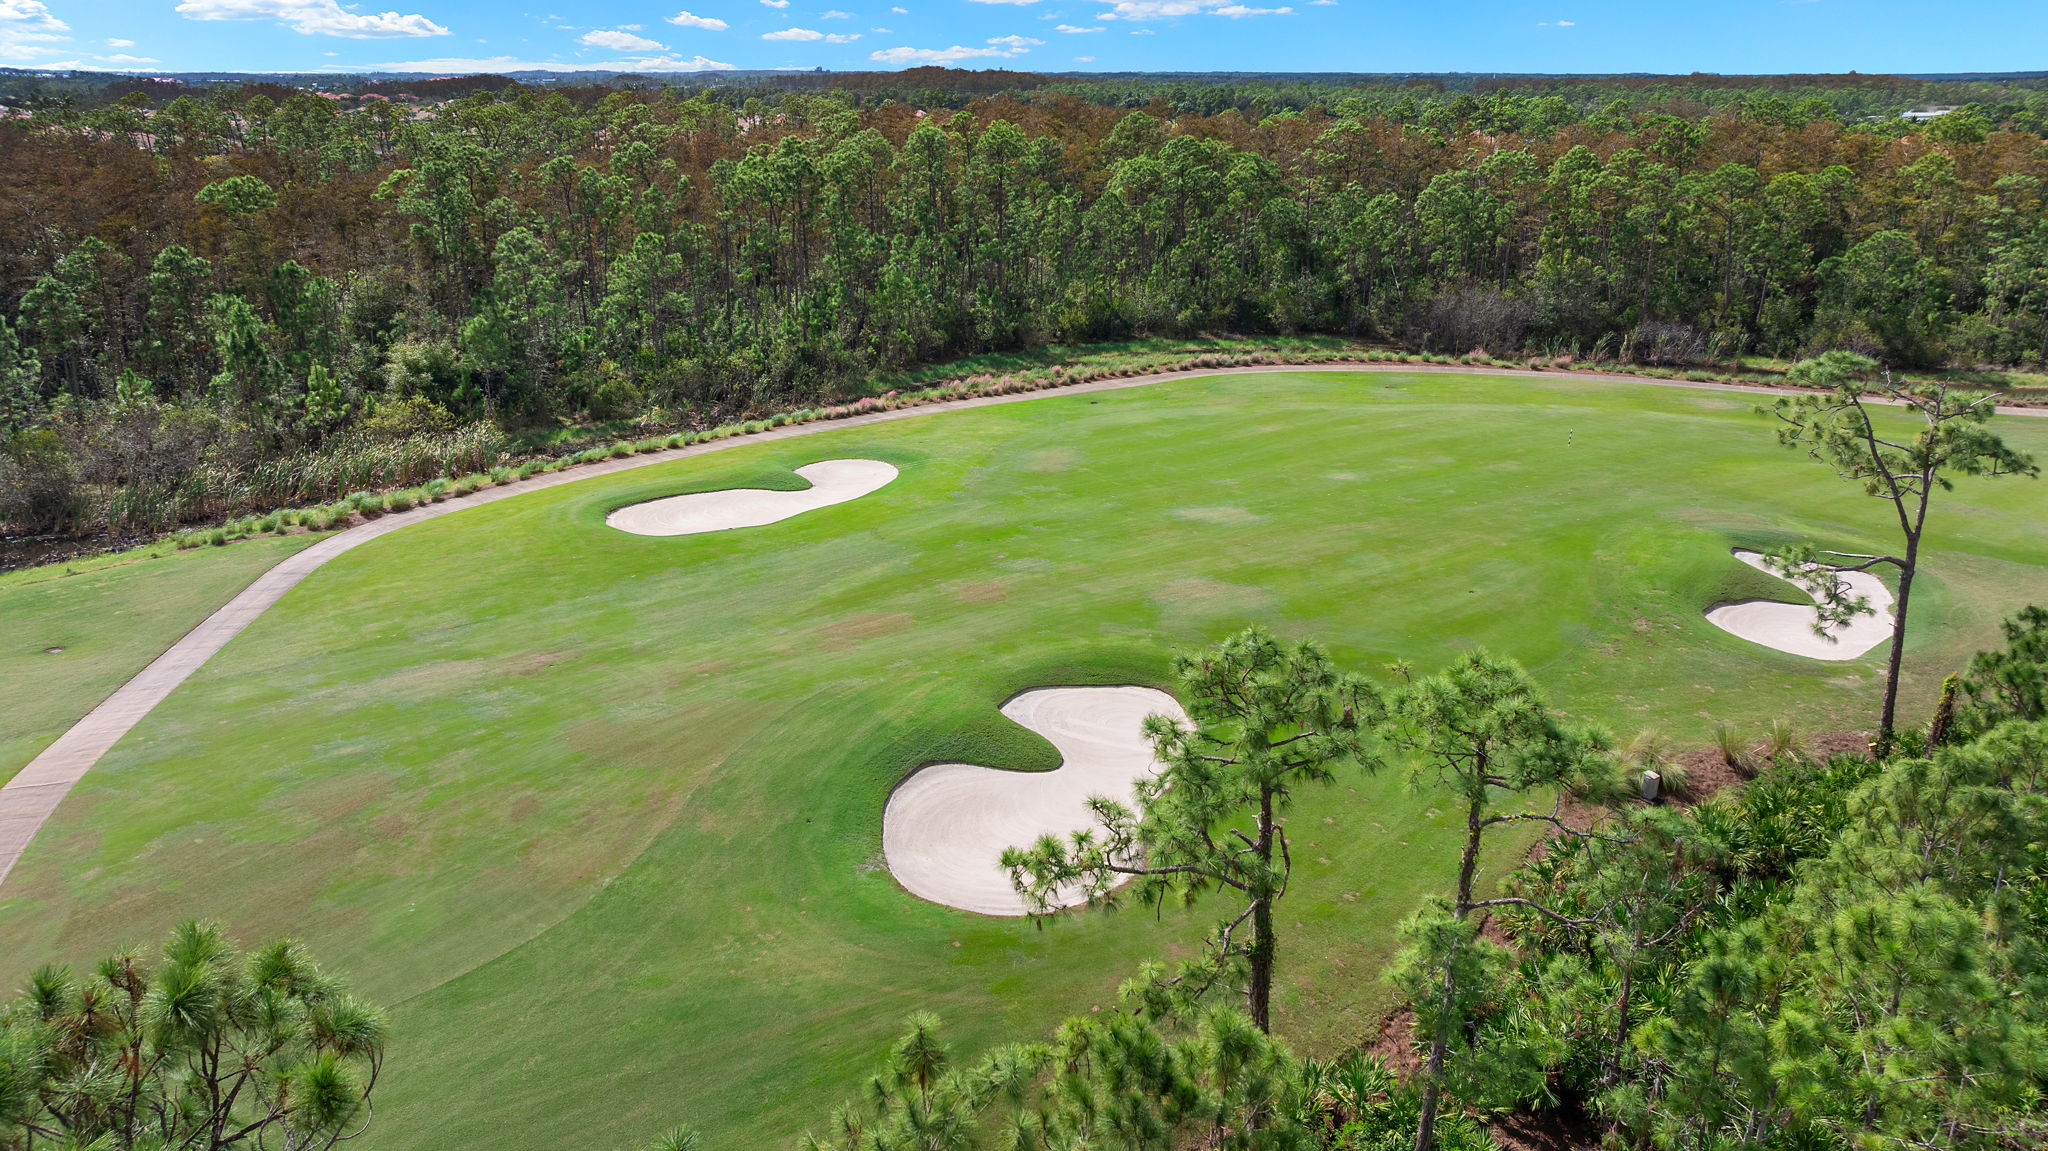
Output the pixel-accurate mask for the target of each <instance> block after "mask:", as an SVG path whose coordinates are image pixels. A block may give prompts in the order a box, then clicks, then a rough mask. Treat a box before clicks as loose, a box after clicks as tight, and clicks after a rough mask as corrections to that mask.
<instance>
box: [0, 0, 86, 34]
mask: <svg viewBox="0 0 2048 1151" xmlns="http://www.w3.org/2000/svg"><path fill="white" fill-rule="evenodd" d="M69 31H71V25H69V24H66V23H65V22H64V21H62V20H59V19H57V18H56V17H55V16H52V15H50V6H49V5H48V4H45V3H43V0H0V36H5V37H7V38H8V39H10V40H63V39H66V37H65V35H64V33H66V32H69Z"/></svg>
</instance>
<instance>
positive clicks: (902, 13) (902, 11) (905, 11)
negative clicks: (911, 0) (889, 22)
mask: <svg viewBox="0 0 2048 1151" xmlns="http://www.w3.org/2000/svg"><path fill="white" fill-rule="evenodd" d="M889 11H891V12H894V13H896V14H897V15H898V16H908V15H910V9H908V8H891V9H889Z"/></svg>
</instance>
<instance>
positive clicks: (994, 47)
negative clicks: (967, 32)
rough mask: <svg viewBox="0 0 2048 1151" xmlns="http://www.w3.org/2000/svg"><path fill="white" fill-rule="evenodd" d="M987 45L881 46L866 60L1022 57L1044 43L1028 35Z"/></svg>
mask: <svg viewBox="0 0 2048 1151" xmlns="http://www.w3.org/2000/svg"><path fill="white" fill-rule="evenodd" d="M987 42H988V44H989V45H990V47H987V48H967V47H963V46H962V45H959V44H955V45H953V46H952V47H951V48H884V49H882V50H880V51H878V52H870V53H868V59H870V60H879V61H881V62H882V63H884V64H952V63H955V62H957V61H960V60H981V59H988V58H992V57H993V58H1002V57H1008V56H1022V55H1023V54H1025V53H1026V52H1029V51H1031V49H1033V48H1036V47H1038V46H1039V45H1041V44H1044V43H1045V41H1043V40H1033V39H1032V38H1031V37H1029V36H994V37H991V38H990V39H989V40H988V41H987Z"/></svg>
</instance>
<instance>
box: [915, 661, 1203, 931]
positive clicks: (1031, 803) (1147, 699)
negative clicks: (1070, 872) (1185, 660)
mask: <svg viewBox="0 0 2048 1151" xmlns="http://www.w3.org/2000/svg"><path fill="white" fill-rule="evenodd" d="M1003 714H1004V715H1006V716H1008V717H1010V718H1011V719H1012V720H1014V721H1016V722H1017V723H1019V724H1022V725H1023V726H1025V727H1027V728H1030V729H1031V730H1032V731H1035V732H1037V733H1038V734H1040V735H1042V736H1044V737H1045V738H1046V739H1048V740H1050V741H1051V742H1052V745H1053V746H1054V747H1056V748H1058V749H1059V753H1060V766H1059V769H1058V770H1056V771H1042V772H1041V771H998V770H996V769H995V768H991V767H981V766H979V765H977V764H972V763H935V764H932V765H930V766H929V767H925V768H923V769H921V770H919V771H918V772H917V773H916V774H914V775H912V776H911V777H910V778H909V779H906V780H904V781H903V783H902V785H901V786H899V787H898V788H897V789H896V791H895V793H894V794H893V795H891V796H890V797H889V805H888V807H887V809H886V810H884V812H883V813H882V855H883V858H884V859H886V860H887V862H888V864H889V870H890V871H891V872H892V873H894V874H895V876H896V881H897V882H898V883H901V884H902V885H903V886H904V887H905V888H906V889H908V890H909V891H910V893H911V894H913V895H916V896H919V897H920V898H924V899H929V900H931V901H932V902H933V903H943V904H945V905H947V906H948V907H958V908H960V909H962V910H964V911H975V912H980V913H981V914H983V915H1023V914H1024V913H1025V911H1026V908H1025V906H1024V900H1023V898H1022V897H1021V896H1019V895H1018V894H1017V892H1016V890H1015V889H1014V888H1013V887H1011V886H1010V877H1009V875H1008V873H1006V872H1005V871H1004V870H1003V868H1002V866H1001V863H1000V860H1001V858H1002V854H1003V851H1004V849H1006V848H1011V847H1029V846H1030V845H1031V844H1033V843H1035V842H1037V841H1038V838H1039V837H1040V836H1043V835H1048V834H1050V835H1058V836H1065V835H1067V834H1069V833H1071V832H1075V831H1080V830H1082V829H1084V828H1088V827H1093V826H1095V815H1094V813H1093V812H1091V811H1089V810H1088V800H1089V799H1091V798H1093V797H1095V796H1098V795H1100V796H1107V797H1108V798H1111V799H1115V800H1117V801H1119V802H1121V803H1125V804H1129V803H1131V802H1132V801H1133V796H1134V793H1135V788H1136V785H1137V783H1138V781H1140V780H1142V779H1147V778H1149V777H1151V776H1152V775H1154V774H1155V773H1157V772H1158V770H1159V761H1158V759H1157V758H1155V757H1154V756H1153V754H1152V745H1151V744H1150V743H1148V742H1147V741H1146V739H1145V734H1144V726H1145V717H1146V716H1149V715H1168V716H1172V717H1174V718H1175V719H1180V720H1185V719H1186V713H1185V712H1183V711H1182V710H1181V708H1180V704H1178V703H1176V702H1175V701H1174V698H1173V697H1172V696H1170V695H1168V694H1166V693H1165V692H1163V691H1154V690H1153V689H1151V688H1149V687H1045V688H1037V689H1034V690H1032V691H1027V692H1024V693H1022V694H1020V695H1017V696H1015V697H1014V698H1012V699H1011V700H1010V702H1008V703H1006V704H1004V705H1003ZM1065 902H1066V903H1069V904H1072V903H1078V902H1080V895H1079V893H1078V892H1077V893H1074V895H1073V896H1072V897H1070V898H1068V899H1067V900H1065Z"/></svg>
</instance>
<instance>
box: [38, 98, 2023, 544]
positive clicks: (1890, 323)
mask: <svg viewBox="0 0 2048 1151" xmlns="http://www.w3.org/2000/svg"><path fill="white" fill-rule="evenodd" d="M370 87H375V88H376V89H377V90H376V91H369V90H368V88H370ZM998 88H1000V90H997V89H998ZM414 89H418V90H414ZM9 99H11V100H13V101H14V110H13V111H12V112H10V113H7V116H8V118H6V119H0V437H4V439H0V445H4V451H0V523H5V524H7V525H9V526H11V528H12V529H13V530H14V531H16V532H52V531H80V530H88V529H90V530H102V529H115V530H129V531H141V532H149V531H160V530H163V529H165V528H168V527H171V526H174V525H176V524H178V523H182V522H189V521H192V520H194V519H198V518H203V517H205V516H208V515H217V514H220V512H221V511H222V510H223V508H224V507H226V508H227V510H239V509H235V508H234V507H233V506H232V505H233V503H234V501H233V500H231V499H230V500H224V499H223V498H222V497H221V495H220V493H221V492H222V491H225V490H229V489H231V488H233V487H234V478H235V477H237V476H241V475H245V474H246V473H247V472H248V471H249V470H250V469H252V468H255V467H259V466H273V467H274V466H280V465H279V461H287V462H289V461H302V460H305V459H308V458H310V457H312V456H315V455H318V454H319V453H323V452H335V451H356V450H361V448H362V445H363V444H365V443H367V442H370V441H380V442H391V441H405V442H412V441H415V440H419V439H420V438H422V437H426V438H428V439H433V438H435V437H439V438H440V439H439V440H435V442H437V443H438V442H441V441H443V440H446V439H447V438H448V437H466V438H465V439H464V440H463V441H462V442H463V443H464V444H465V445H468V446H467V447H464V448H463V449H462V452H463V453H464V454H465V455H473V454H475V451H474V449H475V447H476V445H478V444H484V445H486V446H488V445H489V444H490V443H493V442H495V441H494V439H493V437H495V436H498V435H500V434H502V433H506V432H517V431H521V430H531V429H545V428H554V427H560V426H562V425H564V424H566V423H574V422H580V421H605V420H629V419H635V418H644V419H646V420H647V421H648V422H650V423H653V424H659V425H663V426H671V427H681V426H689V425H691V424H693V423H695V424H700V425H701V424H703V423H705V422H707V421H713V420H716V419H720V418H729V417H732V416H735V415H739V416H745V415H752V414H759V413H763V412H767V411H770V410H775V409H781V408H786V407H790V406H795V405H799V404H807V403H815V402H819V401H831V400H835V399H844V398H846V397H848V396H850V395H854V394H859V393H860V392H861V391H862V390H863V388H864V387H865V386H866V385H867V384H868V382H869V381H872V380H874V379H875V378H876V377H877V376H878V375H879V374H882V373H886V372H889V371H892V370H896V369H901V368H904V367H907V366H912V365H918V364H925V363H931V362H935V361H941V360H945V359H948V358H952V357H957V356H962V355H969V354H974V353H979V352H985V351H991V350H1005V349H1016V348H1027V347H1032V346H1035V345H1039V344H1043V343H1046V342H1049V341H1053V342H1086V341H1097V340H1109V339H1120V338H1126V337H1131V336H1179V335H1187V334H1196V333H1277V334H1290V333H1326V334H1334V335H1342V336H1349V337H1353V338H1357V339H1361V340H1369V341H1375V342H1384V343H1392V344H1400V345H1404V346H1407V347H1413V348H1423V349H1429V350H1434V351H1440V352H1450V353H1454V354H1456V353H1464V352H1467V351H1469V350H1472V349H1475V348H1485V349H1488V350H1490V351H1492V352H1495V353H1506V352H1517V351H1524V350H1526V351H1531V352H1541V353H1543V354H1545V355H1548V356H1573V357H1578V358H1580V359H1582V360H1583V359H1590V360H1602V361H1608V360H1612V361H1635V362H1653V363H1689V362H1706V361H1711V360H1724V359H1727V358H1731V357H1737V356H1743V355H1752V356H1755V355H1762V356H1785V357H1790V356H1795V355H1800V354H1806V353H1810V352H1813V351H1816V350H1820V349H1824V348H1847V349H1852V350H1857V351H1861V352H1864V353H1867V354H1870V355H1873V356H1876V357H1878V358H1880V359H1882V360H1883V361H1884V362H1886V363H1887V364H1889V365H1893V366H1896V367H1901V368H1912V369H1927V368H1935V367H1940V366H1944V365H1957V366H1976V365H2000V366H2031V365H2039V364H2041V363H2043V362H2044V361H2048V199H2044V181H2048V144H2044V137H2048V89H2041V88H2026V87H2021V86H2017V85H2010V84H1997V83H1947V84H1937V83H1927V82H1920V81H1911V80H1902V79H1897V78H1884V77H1793V78H1778V79H1775V80H1770V81H1765V80H1750V81H1743V82H1737V81H1729V80H1721V79H1716V78H1702V77H1694V78H1687V79H1668V78H1667V79H1655V78H1632V79H1612V80H1570V79H1543V80H1529V81H1523V82H1507V81H1481V82H1475V83H1473V84H1471V85H1469V86H1468V87H1466V88H1464V89H1462V90H1460V89H1454V88H1451V87H1447V86H1445V85H1443V84H1441V83H1435V82H1405V83H1394V82H1388V83H1382V84H1363V85H1356V86H1350V85H1339V84H1333V83H1320V82H1310V81H1299V82H1291V81H1280V82H1271V83H1254V82H1229V83H1203V82H1201V81H1199V80H1194V79H1188V80H1172V81H1149V80H1143V79H1104V78H1095V79H1089V78H1071V79H1059V78H1047V77H1029V76H1022V75H1020V74H1015V73H953V72H946V71H944V70H940V69H926V70H919V71H918V72H916V73H902V74H889V75H886V76H870V77H858V76H851V77H828V76H811V77H802V78H792V79H789V80H787V81H785V82H782V83H780V84H777V85H768V84H764V83H755V84H749V85H735V86H732V87H729V88H684V87H675V86H671V87H652V86H648V87H642V86H637V85H629V86H626V87H620V88H601V87H590V86H585V87H565V88H542V87H528V86H524V85H520V84H516V83H513V82H510V81H507V80H503V79H495V80H489V81H485V80H476V81H473V82H466V81H460V80H453V81H433V82H429V83H426V84H415V85H413V86H411V87H406V86H405V85H404V84H401V83H397V82H385V83H382V84H380V85H375V86H368V85H366V86H365V90H359V91H355V92H349V93H337V92H332V91H327V92H321V93H314V92H310V91H295V90H292V89H287V88H281V87H278V86H276V85H248V86H233V85H213V86H208V87H203V88H200V87H185V86H182V85H177V84H150V83H146V82H139V81H121V82H119V83H118V84H115V85H110V86H106V87H104V88H102V89H99V90H96V91H92V92H87V93H86V94H85V95H84V96H82V97H81V96H79V95H78V94H77V93H75V92H70V91H67V92H65V93H62V94H61V95H59V96H54V97H53V96H50V95H48V94H47V93H45V94H44V95H43V96H42V97H38V96H37V95H36V93H35V92H34V91H26V92H25V94H24V93H17V94H16V95H13V96H10V97H9ZM1936 104H1942V105H1943V106H1951V105H1953V106H1955V110H1953V111H1949V112H1948V113H1947V114H1945V115H1941V116H1939V117H1936V118H1933V119H1930V120H1926V121H1914V120H1909V119H1905V118H1902V117H1901V116H1900V115H1899V113H1900V112H1901V111H1902V110H1903V109H1906V108H1910V107H1914V106H1916V105H1920V106H1932V105H1936ZM422 450H427V449H422ZM484 454H486V455H488V454H489V452H488V451H486V452H485V453H484ZM294 466H296V465H294Z"/></svg>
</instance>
